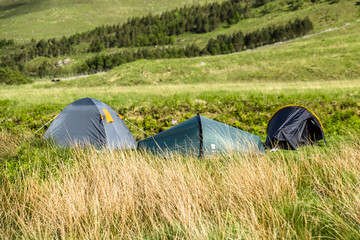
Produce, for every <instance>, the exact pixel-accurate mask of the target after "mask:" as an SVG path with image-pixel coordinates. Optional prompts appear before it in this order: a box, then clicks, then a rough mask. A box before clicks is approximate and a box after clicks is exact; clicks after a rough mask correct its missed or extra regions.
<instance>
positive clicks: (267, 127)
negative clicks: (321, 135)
mask: <svg viewBox="0 0 360 240" xmlns="http://www.w3.org/2000/svg"><path fill="white" fill-rule="evenodd" d="M287 107H301V108H304V109H306V110H307V111H309V112H310V113H311V114H312V115H314V117H315V118H316V119H317V120H318V121H319V124H320V126H321V128H322V130H323V132H325V129H324V126H323V125H322V123H321V121H320V118H319V117H318V116H317V115H316V114H315V113H314V112H313V111H311V110H310V109H308V108H307V107H304V106H302V105H297V104H287V105H285V106H282V107H281V108H279V109H277V110H276V111H275V112H274V113H273V114H272V115H271V117H270V118H269V121H268V122H270V121H271V119H272V118H273V117H274V115H275V114H276V113H277V112H279V111H280V110H282V109H284V108H287ZM268 130H269V124H268V125H267V126H266V132H268Z"/></svg>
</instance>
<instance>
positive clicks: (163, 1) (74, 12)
mask: <svg viewBox="0 0 360 240" xmlns="http://www.w3.org/2000/svg"><path fill="white" fill-rule="evenodd" d="M206 2H212V1H211V0H185V1H174V0H153V1H150V0H133V1H128V0H125V1H124V0H121V1H116V0H112V1H106V0H93V1H84V0H65V1H62V0H17V1H13V0H2V1H0V39H1V38H14V39H16V40H18V41H28V40H30V39H31V38H35V39H41V38H53V37H62V36H64V35H65V36H69V35H72V34H75V33H76V32H84V31H87V30H90V29H93V28H95V27H97V26H101V25H103V24H110V25H112V24H117V23H121V22H124V21H125V20H127V18H129V17H133V16H143V15H146V14H148V13H150V12H151V13H161V12H163V11H165V10H168V9H172V8H176V7H181V6H183V5H184V4H197V3H206ZM29 26H31V27H29Z"/></svg>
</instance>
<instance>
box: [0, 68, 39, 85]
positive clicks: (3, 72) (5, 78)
mask: <svg viewBox="0 0 360 240" xmlns="http://www.w3.org/2000/svg"><path fill="white" fill-rule="evenodd" d="M32 82H33V80H31V79H29V78H27V77H25V76H24V75H23V74H22V73H21V72H19V71H15V70H12V69H10V68H8V67H5V68H0V84H1V83H4V84H6V85H20V84H27V83H32Z"/></svg>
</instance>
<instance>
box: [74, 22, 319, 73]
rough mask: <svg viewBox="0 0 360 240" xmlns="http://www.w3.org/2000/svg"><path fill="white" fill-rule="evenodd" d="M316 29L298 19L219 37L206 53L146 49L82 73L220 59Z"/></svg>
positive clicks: (102, 60) (101, 59)
mask: <svg viewBox="0 0 360 240" xmlns="http://www.w3.org/2000/svg"><path fill="white" fill-rule="evenodd" d="M312 29H313V24H312V22H311V21H310V19H309V18H308V17H306V18H304V19H303V20H300V19H295V20H294V21H289V22H288V23H287V24H285V25H280V26H273V25H271V26H268V27H267V28H263V29H261V30H256V31H254V32H250V33H248V34H246V35H244V34H243V33H242V32H241V31H240V32H237V33H234V34H232V35H219V36H217V38H216V39H210V40H209V42H208V44H207V45H206V47H205V48H204V49H200V48H199V47H198V46H196V45H195V44H191V45H187V46H186V47H185V48H172V47H158V48H155V49H148V48H143V49H139V50H137V51H136V52H135V51H123V52H122V53H117V54H112V55H105V56H100V55H98V56H96V57H93V58H91V59H88V60H87V61H86V62H85V63H84V64H83V65H82V66H80V67H79V69H78V72H79V73H94V72H99V71H103V70H109V69H111V68H113V67H116V66H119V65H121V64H124V63H127V62H133V61H136V60H138V59H164V58H185V57H198V56H204V55H209V54H210V55H218V54H229V53H233V52H239V51H242V50H245V49H251V48H255V47H259V46H262V45H266V44H271V43H275V42H279V41H285V40H289V39H292V38H296V37H299V36H302V35H304V34H306V33H307V32H309V31H311V30H312Z"/></svg>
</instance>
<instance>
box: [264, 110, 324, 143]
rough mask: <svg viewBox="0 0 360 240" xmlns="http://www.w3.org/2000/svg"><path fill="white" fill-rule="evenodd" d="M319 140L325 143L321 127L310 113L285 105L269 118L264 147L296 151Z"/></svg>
mask: <svg viewBox="0 0 360 240" xmlns="http://www.w3.org/2000/svg"><path fill="white" fill-rule="evenodd" d="M321 139H323V140H324V142H325V136H324V130H323V126H322V124H321V122H320V119H319V118H318V117H317V116H316V115H315V114H314V113H313V112H312V111H310V110H309V109H307V108H306V107H303V106H299V105H286V106H284V107H282V108H280V109H278V110H277V111H276V112H275V113H274V114H273V115H272V117H271V118H270V120H269V123H268V126H267V137H266V141H265V146H266V147H268V148H283V149H289V150H290V149H291V150H296V149H297V148H298V147H299V146H302V145H310V144H313V143H316V142H318V141H320V140H321Z"/></svg>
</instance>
